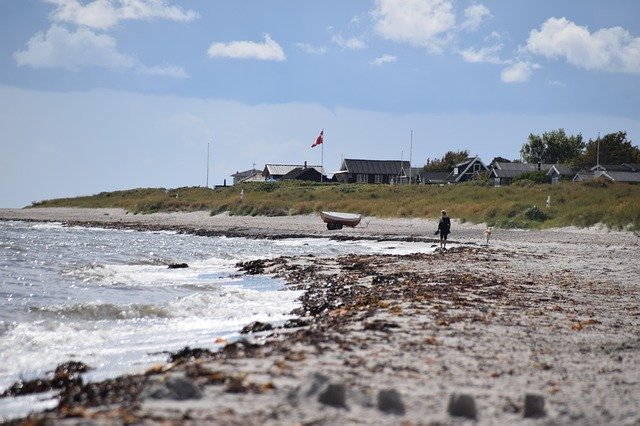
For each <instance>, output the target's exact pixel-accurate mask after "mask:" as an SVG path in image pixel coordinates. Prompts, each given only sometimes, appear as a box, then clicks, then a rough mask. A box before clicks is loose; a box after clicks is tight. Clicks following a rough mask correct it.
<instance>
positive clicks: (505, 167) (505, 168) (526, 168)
mask: <svg viewBox="0 0 640 426" xmlns="http://www.w3.org/2000/svg"><path fill="white" fill-rule="evenodd" d="M551 167H553V164H544V163H536V164H531V163H502V162H496V163H494V165H493V168H492V169H491V173H490V176H491V178H492V179H493V182H494V184H495V185H496V186H501V185H511V182H513V179H514V178H516V177H518V176H520V175H521V174H523V173H531V172H545V173H549V171H550V170H551Z"/></svg>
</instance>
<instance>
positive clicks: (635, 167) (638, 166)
mask: <svg viewBox="0 0 640 426" xmlns="http://www.w3.org/2000/svg"><path fill="white" fill-rule="evenodd" d="M624 165H625V166H627V167H629V168H630V169H631V171H632V172H640V163H624Z"/></svg>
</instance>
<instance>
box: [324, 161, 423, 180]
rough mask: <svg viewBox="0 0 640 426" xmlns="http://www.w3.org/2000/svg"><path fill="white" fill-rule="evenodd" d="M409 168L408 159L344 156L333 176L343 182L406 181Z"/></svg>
mask: <svg viewBox="0 0 640 426" xmlns="http://www.w3.org/2000/svg"><path fill="white" fill-rule="evenodd" d="M410 168H411V164H410V163H409V162H408V161H400V160H361V159H352V158H345V159H344V160H342V165H341V166H340V170H339V171H338V172H337V173H336V174H335V178H336V180H337V181H339V182H344V183H386V184H399V183H408V181H409V177H408V173H409V170H410Z"/></svg>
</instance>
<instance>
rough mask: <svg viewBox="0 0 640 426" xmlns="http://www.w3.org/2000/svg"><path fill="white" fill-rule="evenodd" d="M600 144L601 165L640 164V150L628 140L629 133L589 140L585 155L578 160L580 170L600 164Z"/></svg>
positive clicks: (618, 133)
mask: <svg viewBox="0 0 640 426" xmlns="http://www.w3.org/2000/svg"><path fill="white" fill-rule="evenodd" d="M598 143H600V164H622V163H640V149H638V147H637V146H633V144H632V142H631V141H629V140H627V132H615V133H609V134H606V135H604V136H602V137H600V136H598V138H597V139H596V140H592V139H589V142H588V143H587V144H586V148H585V150H584V153H583V154H582V155H581V156H580V157H578V158H577V159H576V161H575V162H574V165H575V166H576V167H578V168H591V167H593V166H595V165H596V164H597V162H598V158H597V157H598Z"/></svg>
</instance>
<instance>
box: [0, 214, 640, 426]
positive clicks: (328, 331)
mask: <svg viewBox="0 0 640 426" xmlns="http://www.w3.org/2000/svg"><path fill="white" fill-rule="evenodd" d="M32 210H39V209H22V210H13V209H9V210H8V209H0V220H38V221H55V222H62V223H65V224H67V225H82V226H101V227H104V226H114V227H122V228H127V229H143V230H160V229H164V230H174V231H178V232H190V233H198V232H202V233H203V235H206V233H207V232H213V233H216V232H224V229H225V227H226V228H227V229H228V230H229V231H230V232H236V233H237V235H236V236H246V237H250V238H287V237H289V236H290V235H294V236H299V237H328V238H331V237H339V238H353V239H359V238H360V239H362V238H377V239H385V240H386V239H389V240H393V239H396V240H405V239H410V238H413V239H415V240H417V241H424V242H425V243H427V244H432V243H433V241H434V240H433V238H432V237H433V230H434V229H435V226H436V225H435V224H436V221H435V220H434V221H430V220H423V219H371V220H370V222H369V226H368V227H363V228H362V229H358V228H355V229H348V230H347V229H344V230H342V231H327V230H326V228H325V227H324V224H323V223H322V222H321V221H320V219H319V218H318V217H317V216H314V215H309V216H303V217H284V218H264V217H259V218H246V217H229V216H226V217H224V216H222V215H219V216H208V213H206V212H196V213H157V214H153V215H127V214H125V213H124V212H123V211H121V210H119V209H108V210H105V209H99V210H95V209H91V210H86V209H62V210H58V209H45V210H46V211H43V210H41V211H39V212H37V214H36V213H34V212H33V211H32ZM368 219H369V218H365V219H364V220H363V222H365V223H366V220H368ZM136 227H139V228H136ZM296 228H297V229H304V232H295V231H296ZM483 229H484V227H483V226H479V225H469V224H459V223H456V222H454V224H453V226H452V231H453V234H452V238H453V237H454V240H453V241H452V246H451V248H450V249H449V250H447V251H446V252H443V251H437V252H436V253H435V254H411V255H394V256H388V255H346V256H342V257H337V258H322V257H315V256H310V257H283V258H276V259H265V260H260V261H254V262H247V263H245V264H240V265H239V267H240V269H241V273H246V274H250V273H258V274H268V275H273V276H278V277H281V278H283V279H284V280H285V281H286V282H287V286H289V287H290V288H295V289H302V290H304V291H305V293H304V295H303V296H302V299H301V301H302V303H303V308H301V310H300V311H299V312H296V315H297V316H298V317H299V318H300V320H299V321H297V322H296V321H294V322H292V323H291V324H289V325H288V326H287V327H286V328H285V327H276V328H275V329H272V330H268V329H267V330H264V331H258V330H260V329H261V326H260V325H254V328H253V329H254V330H255V332H252V333H248V334H246V335H244V336H246V337H245V339H241V340H239V341H237V342H231V343H229V344H227V345H226V346H225V347H224V348H223V349H222V350H221V351H220V352H217V353H208V352H205V351H202V352H198V351H195V350H192V351H191V352H189V351H185V352H184V353H183V354H181V355H180V356H177V355H178V354H174V358H173V359H172V360H170V361H168V362H167V363H166V364H163V365H160V366H158V367H157V368H155V369H152V370H151V371H150V372H148V374H147V375H144V376H125V377H122V378H120V379H116V380H114V381H112V382H110V383H109V384H101V385H96V386H97V387H96V386H94V390H93V391H94V392H97V390H96V389H102V390H103V391H105V389H107V390H109V391H105V392H106V393H105V395H106V396H108V397H114V395H116V394H117V392H116V389H119V390H120V391H121V394H123V395H128V396H129V397H131V398H123V399H121V400H117V399H115V400H110V399H108V398H106V399H102V400H95V401H94V403H91V401H92V400H91V398H86V396H87V395H88V394H90V393H91V391H90V389H92V388H91V386H89V385H86V386H84V387H78V386H75V387H73V386H69V387H68V388H66V390H65V392H64V395H65V397H64V398H63V400H64V404H61V405H62V406H61V407H60V409H58V410H54V411H52V412H49V413H43V414H33V415H31V416H29V418H28V420H36V421H45V420H52V421H59V420H62V419H64V421H65V422H67V423H68V424H75V423H82V422H85V421H87V420H89V421H98V422H99V421H107V422H109V421H117V422H124V421H132V422H144V421H152V422H160V421H168V422H173V423H178V424H183V423H184V424H196V423H200V422H217V423H219V424H282V423H285V424H295V423H316V424H372V423H373V424H398V423H403V422H404V423H405V424H428V423H431V422H436V423H441V424H461V423H462V422H464V421H466V420H469V419H470V418H475V419H476V421H477V422H478V423H480V424H513V423H526V422H531V421H533V420H530V419H529V416H531V415H534V416H540V421H541V422H543V423H554V424H570V423H580V424H634V423H637V422H640V412H639V411H638V408H637V395H639V394H640V338H638V335H640V307H639V306H638V300H640V288H639V286H638V283H637V282H636V281H637V276H638V274H639V273H640V270H639V267H638V266H637V265H639V264H640V263H639V262H640V250H639V248H640V239H639V238H638V237H637V236H635V235H633V234H631V233H624V232H613V231H612V232H605V231H597V230H574V229H567V230H545V231H515V230H510V231H507V230H494V236H493V238H492V241H491V242H490V244H489V245H488V246H486V245H485V244H483V243H484V240H483V236H482V231H483ZM345 231H346V232H345ZM212 235H214V234H212ZM225 235H228V234H225ZM267 328H268V327H267ZM118 380H119V381H118ZM133 383H138V384H139V385H140V386H133ZM83 395H84V399H83ZM460 395H463V396H464V397H462V398H459V396H460ZM527 395H529V397H527ZM134 396H136V397H135V398H134ZM114 398H115V397H114ZM459 399H461V400H463V402H464V401H466V403H463V404H462V405H461V406H459V407H456V405H455V403H452V401H453V402H455V401H458V400H459ZM82 400H84V402H81V401H82ZM469 400H470V401H471V403H469ZM540 401H542V403H543V404H544V408H540ZM65 404H66V405H65ZM536 404H537V405H536ZM536 407H537V408H536ZM527 410H529V411H528V412H527ZM472 414H473V415H472ZM526 415H527V417H525V416H526ZM16 423H18V424H19V423H20V421H16Z"/></svg>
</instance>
